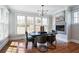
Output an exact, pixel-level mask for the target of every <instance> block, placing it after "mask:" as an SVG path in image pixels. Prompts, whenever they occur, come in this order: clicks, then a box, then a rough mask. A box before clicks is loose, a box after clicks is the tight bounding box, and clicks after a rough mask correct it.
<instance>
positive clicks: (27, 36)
mask: <svg viewBox="0 0 79 59" xmlns="http://www.w3.org/2000/svg"><path fill="white" fill-rule="evenodd" d="M25 34H26V48H27V46H28V42H32V41H33V38H32V36H30V35H28V32H27V31H26V32H25Z"/></svg>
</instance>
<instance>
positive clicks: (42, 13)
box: [37, 5, 48, 17]
mask: <svg viewBox="0 0 79 59" xmlns="http://www.w3.org/2000/svg"><path fill="white" fill-rule="evenodd" d="M37 11H38V12H39V15H40V16H41V17H43V16H44V15H46V14H47V12H48V10H45V9H44V5H41V9H40V10H37Z"/></svg>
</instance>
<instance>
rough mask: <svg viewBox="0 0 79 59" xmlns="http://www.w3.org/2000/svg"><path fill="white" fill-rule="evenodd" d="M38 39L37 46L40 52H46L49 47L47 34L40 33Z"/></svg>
mask: <svg viewBox="0 0 79 59" xmlns="http://www.w3.org/2000/svg"><path fill="white" fill-rule="evenodd" d="M36 39H37V48H38V49H39V51H40V52H46V51H47V50H48V48H47V35H44V34H43V35H40V36H37V37H36Z"/></svg>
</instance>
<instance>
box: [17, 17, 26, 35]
mask: <svg viewBox="0 0 79 59" xmlns="http://www.w3.org/2000/svg"><path fill="white" fill-rule="evenodd" d="M17 34H25V16H17Z"/></svg>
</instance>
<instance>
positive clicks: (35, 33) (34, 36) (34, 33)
mask: <svg viewBox="0 0 79 59" xmlns="http://www.w3.org/2000/svg"><path fill="white" fill-rule="evenodd" d="M43 34H45V35H47V36H48V37H50V36H51V35H53V36H56V34H55V33H53V32H47V33H43ZM29 35H30V36H32V37H33V41H32V43H33V46H34V47H37V42H36V41H35V38H36V37H37V36H41V35H42V34H41V33H40V32H32V33H29Z"/></svg>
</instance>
